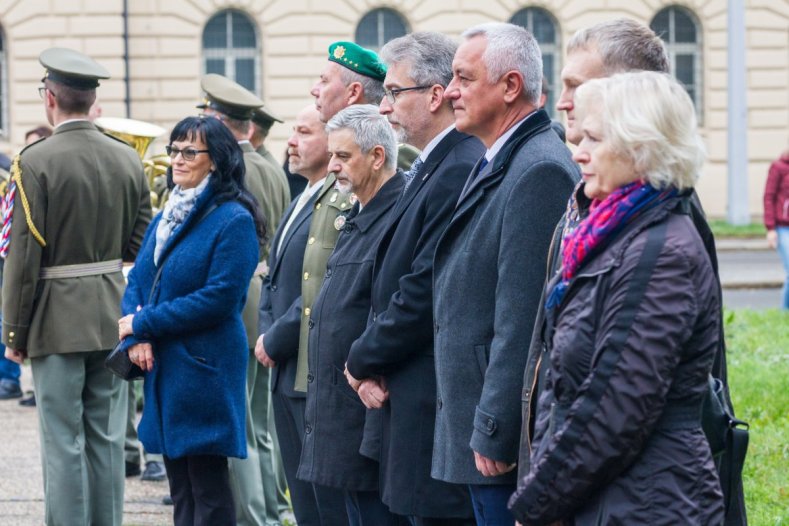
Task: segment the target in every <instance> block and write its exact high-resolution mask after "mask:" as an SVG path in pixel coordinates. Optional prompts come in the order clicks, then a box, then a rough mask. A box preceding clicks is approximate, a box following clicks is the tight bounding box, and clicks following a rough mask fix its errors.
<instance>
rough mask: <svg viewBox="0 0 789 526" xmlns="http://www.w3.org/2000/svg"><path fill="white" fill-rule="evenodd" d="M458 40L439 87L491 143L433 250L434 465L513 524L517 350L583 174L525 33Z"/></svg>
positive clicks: (502, 28)
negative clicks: (558, 126)
mask: <svg viewBox="0 0 789 526" xmlns="http://www.w3.org/2000/svg"><path fill="white" fill-rule="evenodd" d="M463 38H464V41H463V42H462V43H461V45H460V47H459V48H458V51H457V53H456V54H455V58H454V61H453V66H452V69H453V78H452V82H451V83H450V84H449V86H448V87H447V91H446V94H445V97H446V98H447V99H448V100H449V101H451V103H452V107H453V109H454V111H455V123H456V126H457V128H458V130H460V131H463V132H466V133H470V134H472V135H475V136H476V137H478V138H479V139H480V140H481V141H482V143H483V144H484V145H485V147H486V148H487V151H486V152H485V154H484V155H483V157H482V158H481V159H480V161H479V162H478V163H477V165H476V166H475V168H474V169H473V170H472V172H471V174H470V175H469V178H468V181H467V182H466V185H465V188H464V190H463V192H462V193H461V196H460V199H459V201H458V203H457V207H456V208H455V211H454V214H453V216H452V219H451V220H450V222H449V225H448V227H447V229H446V230H445V232H444V235H443V236H442V238H441V240H440V241H439V243H438V246H437V249H436V254H435V270H434V276H435V277H434V296H433V298H434V305H435V307H434V324H435V326H434V331H435V360H436V377H437V384H438V402H437V411H436V434H435V443H434V450H433V470H432V474H433V476H434V477H435V478H437V479H440V480H444V481H447V482H454V483H458V484H468V485H469V489H470V491H471V497H472V501H473V504H474V512H475V514H476V517H477V522H478V524H489V525H498V524H508V525H512V524H513V522H514V519H513V517H512V515H511V514H510V512H509V511H508V510H507V499H508V498H509V496H510V494H511V493H512V492H513V490H514V489H515V480H516V475H515V472H514V471H513V470H514V468H515V465H516V461H517V458H518V445H519V438H520V431H521V403H520V402H521V400H520V398H521V396H520V395H521V389H522V387H523V385H522V381H523V370H524V366H525V362H526V353H525V352H524V351H525V347H526V346H527V345H528V342H529V339H530V337H531V332H532V325H533V323H534V318H535V314H536V310H537V304H538V302H539V299H540V292H541V290H542V284H543V280H544V277H545V257H546V254H547V252H548V246H549V243H550V240H551V234H552V232H553V229H554V226H555V225H556V222H557V221H558V220H559V217H560V216H561V214H562V212H563V210H564V207H565V204H566V203H567V198H568V196H569V195H570V192H571V191H572V189H573V186H574V185H575V182H576V181H577V180H578V178H579V174H578V168H577V167H576V165H575V163H573V161H572V159H571V156H570V152H569V150H568V149H567V147H566V146H565V145H564V144H563V143H562V142H561V141H560V140H559V138H558V137H557V135H556V134H555V133H554V132H553V131H552V130H551V127H550V118H549V117H548V115H547V114H546V113H545V111H544V110H538V109H537V107H538V103H539V97H540V91H541V81H542V57H541V55H540V49H539V47H538V45H537V42H536V40H535V39H534V37H533V36H532V35H531V33H529V32H528V31H526V30H525V29H523V28H520V27H518V26H515V25H512V24H502V23H490V24H483V25H480V26H476V27H473V28H471V29H469V30H468V31H466V32H465V33H464V34H463Z"/></svg>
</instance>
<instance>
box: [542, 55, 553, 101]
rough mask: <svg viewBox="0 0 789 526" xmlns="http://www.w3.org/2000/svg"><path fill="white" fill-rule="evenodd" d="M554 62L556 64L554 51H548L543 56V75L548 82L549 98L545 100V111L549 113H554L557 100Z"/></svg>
mask: <svg viewBox="0 0 789 526" xmlns="http://www.w3.org/2000/svg"><path fill="white" fill-rule="evenodd" d="M553 64H554V55H553V53H546V54H543V56H542V76H543V77H545V80H546V81H547V82H548V99H547V100H546V101H545V111H547V112H548V115H553V114H554V110H555V108H554V102H555V100H556V95H555V90H556V85H555V84H554V79H553Z"/></svg>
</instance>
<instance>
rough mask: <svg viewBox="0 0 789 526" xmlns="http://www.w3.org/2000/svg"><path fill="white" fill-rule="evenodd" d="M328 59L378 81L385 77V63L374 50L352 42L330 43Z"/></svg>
mask: <svg viewBox="0 0 789 526" xmlns="http://www.w3.org/2000/svg"><path fill="white" fill-rule="evenodd" d="M329 60H331V61H332V62H336V63H337V64H339V65H341V66H345V67H346V68H348V69H350V70H351V71H355V72H356V73H358V74H359V75H364V76H365V77H370V78H372V79H375V80H378V81H380V82H383V81H384V79H385V78H386V65H384V63H383V62H381V59H379V58H378V55H377V54H376V53H375V51H372V50H369V49H365V48H363V47H362V46H360V45H358V44H354V43H353V42H335V43H334V44H332V45H330V46H329Z"/></svg>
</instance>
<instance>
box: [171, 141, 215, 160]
mask: <svg viewBox="0 0 789 526" xmlns="http://www.w3.org/2000/svg"><path fill="white" fill-rule="evenodd" d="M164 151H166V152H167V155H169V156H170V159H175V158H176V157H178V154H179V153H180V154H181V156H182V157H183V158H184V161H194V160H195V157H197V154H198V153H208V150H195V149H194V148H184V149H183V150H181V149H179V148H175V147H174V146H171V145H169V144H168V145H167V146H165V147H164Z"/></svg>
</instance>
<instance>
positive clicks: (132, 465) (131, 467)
mask: <svg viewBox="0 0 789 526" xmlns="http://www.w3.org/2000/svg"><path fill="white" fill-rule="evenodd" d="M140 473H141V471H140V465H139V464H138V463H136V462H129V461H128V460H127V461H126V478H129V477H136V476H137V475H139V474H140Z"/></svg>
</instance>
